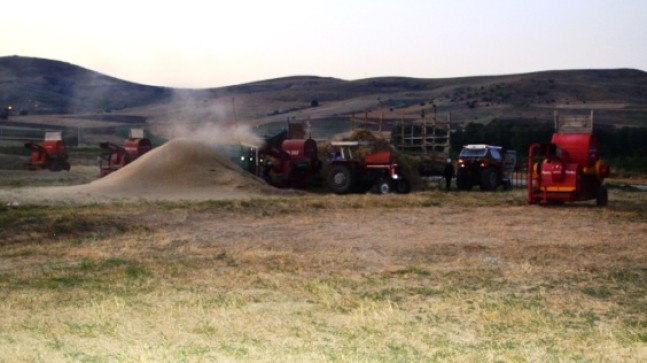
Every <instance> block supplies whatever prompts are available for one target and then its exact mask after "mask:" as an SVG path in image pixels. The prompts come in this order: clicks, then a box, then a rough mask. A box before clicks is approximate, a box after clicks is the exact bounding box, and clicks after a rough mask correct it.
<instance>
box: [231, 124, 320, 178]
mask: <svg viewBox="0 0 647 363" xmlns="http://www.w3.org/2000/svg"><path fill="white" fill-rule="evenodd" d="M245 150H246V151H245V154H246V155H242V156H241V162H242V164H243V165H242V167H243V168H244V169H246V170H248V171H250V172H251V173H253V174H255V175H256V176H259V177H261V178H263V179H264V180H265V181H266V182H267V183H268V184H270V185H273V186H275V187H278V188H302V187H304V186H305V185H306V184H308V181H309V179H311V178H313V177H315V176H317V175H318V174H319V171H320V170H321V166H322V163H321V161H320V160H319V157H318V150H317V142H316V141H315V140H313V139H312V138H310V137H308V138H305V131H304V129H303V125H301V124H288V129H287V130H283V131H281V132H279V133H277V134H276V135H274V136H271V137H268V138H267V139H266V140H265V143H264V145H263V146H261V147H259V148H256V147H247V148H245Z"/></svg>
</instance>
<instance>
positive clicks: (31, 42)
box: [0, 0, 647, 88]
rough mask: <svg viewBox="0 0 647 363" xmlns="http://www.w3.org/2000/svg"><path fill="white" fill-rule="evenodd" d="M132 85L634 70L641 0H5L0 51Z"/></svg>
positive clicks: (643, 11)
mask: <svg viewBox="0 0 647 363" xmlns="http://www.w3.org/2000/svg"><path fill="white" fill-rule="evenodd" d="M6 55H21V56H32V57H40V58H48V59H54V60H60V61H64V62H69V63H72V64H75V65H79V66H82V67H85V68H88V69H91V70H95V71H98V72H101V73H104V74H107V75H110V76H114V77H117V78H121V79H124V80H128V81H133V82H137V83H144V84H150V85H161V86H170V87H192V88H193V87H195V88H201V87H218V86H226V85H234V84H240V83H246V82H252V81H258V80H264V79H269V78H276V77H284V76H291V75H317V76H325V77H337V78H342V79H349V80H351V79H360V78H369V77H379V76H408V77H420V78H445V77H457V76H470V75H493V74H509V73H523V72H532V71H541V70H552V69H581V68H637V69H641V70H647V0H604V1H602V0H427V1H423V0H394V1H391V0H382V1H381V0H373V1H369V0H339V1H338V0H328V1H326V0H319V1H310V0H294V1H292V0H231V1H217V0H216V1H209V0H199V1H196V0H183V1H164V0H157V1H142V0H129V1H124V0H111V1H76V0H74V1H69V0H19V1H11V2H10V3H9V4H6V3H5V4H3V5H2V18H1V20H0V56H6Z"/></svg>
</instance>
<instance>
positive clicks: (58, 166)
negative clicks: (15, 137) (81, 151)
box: [25, 131, 70, 171]
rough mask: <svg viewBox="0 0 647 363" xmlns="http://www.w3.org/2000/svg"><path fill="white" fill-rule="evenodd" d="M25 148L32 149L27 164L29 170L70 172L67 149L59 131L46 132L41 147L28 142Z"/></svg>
mask: <svg viewBox="0 0 647 363" xmlns="http://www.w3.org/2000/svg"><path fill="white" fill-rule="evenodd" d="M25 147H26V148H28V149H32V152H31V159H30V160H29V162H28V163H27V168H28V169H29V170H43V169H49V170H50V171H61V170H67V171H70V163H69V162H68V161H67V159H68V155H67V147H66V146H65V142H64V141H63V137H62V133H61V132H60V131H48V132H46V133H45V141H44V142H43V145H39V144H36V143H34V142H28V143H26V144H25Z"/></svg>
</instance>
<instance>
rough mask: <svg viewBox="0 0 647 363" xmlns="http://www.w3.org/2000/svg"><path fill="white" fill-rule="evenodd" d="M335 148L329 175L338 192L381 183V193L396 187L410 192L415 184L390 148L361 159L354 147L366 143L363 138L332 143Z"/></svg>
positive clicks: (364, 189) (367, 187) (379, 186)
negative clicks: (356, 157) (401, 167)
mask: <svg viewBox="0 0 647 363" xmlns="http://www.w3.org/2000/svg"><path fill="white" fill-rule="evenodd" d="M331 144H332V146H333V147H335V148H336V149H337V150H338V151H336V152H335V155H334V158H333V160H331V161H330V168H329V171H328V175H327V181H328V187H329V188H330V190H332V191H333V192H334V193H336V194H346V193H351V192H365V191H367V190H369V189H371V188H372V187H374V186H377V188H378V191H379V192H380V193H381V194H387V193H390V192H391V191H393V190H395V191H396V192H397V193H409V192H410V191H411V184H410V183H409V180H408V179H407V178H405V177H404V176H403V175H402V173H401V170H400V166H399V164H398V161H397V160H396V158H395V156H394V155H393V154H392V153H391V152H390V151H383V152H378V153H372V154H366V155H365V156H364V157H363V158H362V159H361V160H357V159H354V157H353V152H352V150H353V148H355V147H357V146H360V145H364V144H362V143H361V142H359V141H336V142H332V143H331Z"/></svg>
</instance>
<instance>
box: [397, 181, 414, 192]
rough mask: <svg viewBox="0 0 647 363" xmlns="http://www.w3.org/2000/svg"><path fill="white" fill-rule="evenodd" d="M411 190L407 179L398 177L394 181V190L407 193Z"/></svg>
mask: <svg viewBox="0 0 647 363" xmlns="http://www.w3.org/2000/svg"><path fill="white" fill-rule="evenodd" d="M410 191H411V183H409V181H408V180H407V179H404V178H402V179H398V180H397V181H396V182H395V192H396V193H400V194H407V193H409V192H410Z"/></svg>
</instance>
